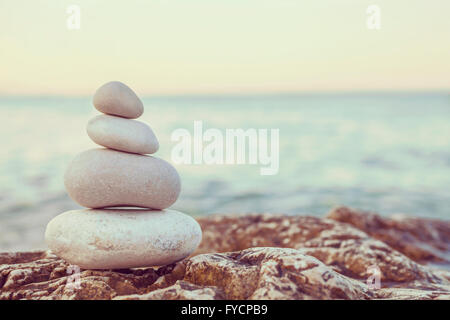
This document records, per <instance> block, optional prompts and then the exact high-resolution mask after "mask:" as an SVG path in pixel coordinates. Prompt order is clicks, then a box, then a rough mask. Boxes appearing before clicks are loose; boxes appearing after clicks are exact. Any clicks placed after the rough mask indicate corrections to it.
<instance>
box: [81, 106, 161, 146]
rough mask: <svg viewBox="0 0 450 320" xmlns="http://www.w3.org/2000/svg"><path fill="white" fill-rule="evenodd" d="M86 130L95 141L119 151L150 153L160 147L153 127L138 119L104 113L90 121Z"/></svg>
mask: <svg viewBox="0 0 450 320" xmlns="http://www.w3.org/2000/svg"><path fill="white" fill-rule="evenodd" d="M86 131H87V134H88V135H89V137H90V138H91V139H92V141H94V142H95V143H97V144H99V145H101V146H104V147H107V148H111V149H116V150H119V151H125V152H131V153H140V154H148V153H155V152H156V151H158V148H159V143H158V139H156V136H155V134H154V133H153V131H152V129H150V127H149V126H148V125H146V124H145V123H143V122H140V121H136V120H131V119H124V118H120V117H115V116H109V115H104V114H102V115H98V116H96V117H95V118H93V119H91V120H90V121H89V122H88V125H87V128H86Z"/></svg>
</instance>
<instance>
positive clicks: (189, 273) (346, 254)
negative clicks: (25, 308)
mask: <svg viewBox="0 0 450 320" xmlns="http://www.w3.org/2000/svg"><path fill="white" fill-rule="evenodd" d="M197 221H198V222H199V224H200V225H201V227H202V230H203V240H202V242H201V244H200V246H199V247H198V249H197V251H195V252H194V254H193V255H191V256H190V257H189V258H187V259H185V260H182V261H180V262H177V263H174V264H171V265H167V266H163V267H158V268H145V269H121V270H83V269H82V270H81V274H80V288H79V289H73V288H72V287H70V286H67V283H68V279H69V278H70V277H72V276H71V273H70V272H68V269H69V265H68V264H67V263H66V262H64V261H63V260H61V259H59V258H57V257H56V256H54V255H53V254H52V253H51V252H49V251H40V252H16V253H14V252H13V253H0V299H450V221H439V220H431V219H421V218H411V217H406V216H395V217H391V218H384V217H381V216H379V215H377V214H374V213H367V212H360V211H357V210H352V209H349V208H345V207H341V208H336V209H334V210H332V211H331V212H330V213H328V215H327V216H326V217H325V218H323V219H320V218H315V217H308V216H285V215H278V214H250V215H213V216H207V217H201V218H198V219H197ZM373 266H375V267H376V268H378V269H379V271H380V273H381V279H380V284H381V288H380V289H376V288H372V287H371V286H369V285H368V284H367V283H366V280H367V278H369V277H370V276H371V273H370V270H371V269H370V268H372V267H373Z"/></svg>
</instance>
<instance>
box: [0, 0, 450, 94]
mask: <svg viewBox="0 0 450 320" xmlns="http://www.w3.org/2000/svg"><path fill="white" fill-rule="evenodd" d="M71 4H76V5H79V7H80V9H81V29H79V30H69V29H68V28H67V27H66V20H67V18H68V16H69V15H68V14H67V13H66V9H67V7H68V6H69V5H71ZM372 4H376V5H378V6H379V7H380V8H381V30H369V29H368V28H367V26H366V19H367V14H366V9H367V7H368V6H369V5H372ZM449 15H450V1H448V0H429V1H426V0H379V1H375V2H374V1H366V0H342V1H336V0H304V1H300V0H189V1H186V0H158V1H156V0H147V1H144V0H142V1H138V0H131V1H107V0H71V1H63V0H61V1H55V0H34V1H30V0H0V95H89V94H92V92H93V90H95V88H97V87H98V86H99V85H100V84H102V83H104V82H106V81H110V80H120V81H123V82H125V83H127V84H129V85H130V86H131V87H133V88H135V89H136V92H138V93H139V94H141V95H152V94H203V93H206V94H209V93H268V92H269V93H270V92H305V91H366V90H449V89H450V19H449Z"/></svg>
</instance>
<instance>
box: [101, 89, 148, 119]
mask: <svg viewBox="0 0 450 320" xmlns="http://www.w3.org/2000/svg"><path fill="white" fill-rule="evenodd" d="M93 104H94V106H95V108H96V109H97V110H98V111H100V112H103V113H106V114H111V115H116V116H120V117H124V118H129V119H135V118H139V117H140V116H141V115H142V113H144V105H143V104H142V101H141V99H139V97H138V96H137V95H136V93H134V91H133V90H131V89H130V88H129V87H128V86H127V85H126V84H124V83H122V82H119V81H111V82H108V83H106V84H104V85H103V86H101V87H100V88H98V89H97V91H96V92H95V94H94V98H93Z"/></svg>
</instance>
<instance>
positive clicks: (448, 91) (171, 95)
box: [0, 88, 450, 99]
mask: <svg viewBox="0 0 450 320" xmlns="http://www.w3.org/2000/svg"><path fill="white" fill-rule="evenodd" d="M94 92H95V91H93V93H92V94H48V93H45V94H30V93H25V94H3V93H0V98H89V97H92V96H93V95H94ZM378 94H392V95H399V94H402V95H403V94H412V95H427V94H443V95H450V88H442V89H398V90H397V89H373V90H354V91H350V90H323V91H322V90H309V91H302V90H298V91H272V92H259V91H258V92H252V91H248V92H204V93H201V92H200V93H155V94H142V95H140V98H141V99H151V98H189V97H257V96H262V97H264V96H267V97H270V96H327V95H329V96H333V95H378Z"/></svg>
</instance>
